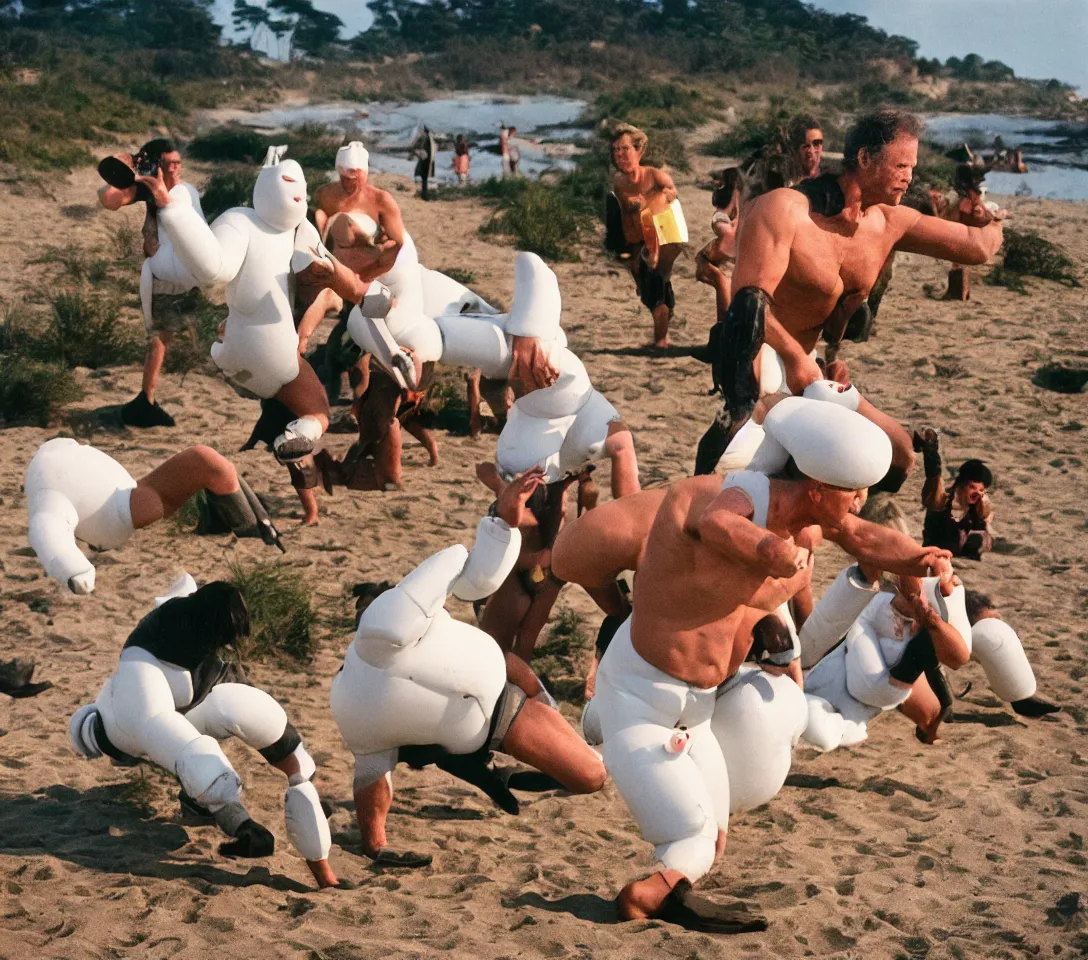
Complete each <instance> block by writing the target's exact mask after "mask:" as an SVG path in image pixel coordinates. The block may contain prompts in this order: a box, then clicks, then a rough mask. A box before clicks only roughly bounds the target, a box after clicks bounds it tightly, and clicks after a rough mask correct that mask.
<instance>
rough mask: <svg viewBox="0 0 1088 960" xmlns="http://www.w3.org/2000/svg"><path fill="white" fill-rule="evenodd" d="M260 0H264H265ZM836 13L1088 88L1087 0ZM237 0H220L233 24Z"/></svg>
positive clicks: (868, 2)
mask: <svg viewBox="0 0 1088 960" xmlns="http://www.w3.org/2000/svg"><path fill="white" fill-rule="evenodd" d="M258 2H259V0H258ZM815 5H816V6H818V7H822V8H823V9H825V10H831V11H832V12H834V13H860V14H862V15H863V16H865V17H868V18H869V21H870V22H871V23H872V24H873V25H874V26H877V27H880V28H881V29H882V30H886V31H887V32H888V33H898V34H902V35H904V36H907V37H911V38H912V39H914V40H917V41H918V44H919V53H920V54H921V56H924V57H939V58H940V59H941V60H947V59H948V58H949V57H952V56H956V57H962V56H965V55H966V54H968V53H978V54H980V55H981V56H983V57H985V58H986V59H987V60H1001V61H1003V62H1004V63H1007V64H1008V65H1009V66H1010V67H1012V68H1013V69H1014V70H1015V71H1016V73H1017V75H1019V76H1023V77H1040V78H1044V79H1047V78H1050V77H1057V78H1058V79H1059V80H1063V81H1065V82H1066V83H1072V84H1074V85H1075V86H1078V87H1080V88H1081V89H1082V90H1084V91H1088V0H817V2H816V4H815ZM314 6H315V7H317V8H318V9H320V10H328V11H329V12H330V13H335V14H336V15H337V16H338V17H339V18H340V19H341V20H343V21H344V30H343V36H344V37H353V36H355V34H357V33H359V31H361V30H365V29H366V28H367V27H368V26H369V25H370V21H371V16H370V12H369V11H368V10H367V9H366V4H365V2H364V0H314ZM232 8H233V0H216V11H217V13H218V16H219V19H220V21H221V22H222V23H224V24H226V25H227V26H228V28H229V25H230V11H231V9H232Z"/></svg>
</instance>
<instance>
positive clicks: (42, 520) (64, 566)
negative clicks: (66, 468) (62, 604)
mask: <svg viewBox="0 0 1088 960" xmlns="http://www.w3.org/2000/svg"><path fill="white" fill-rule="evenodd" d="M78 523H79V516H78V514H77V513H76V508H75V507H74V506H73V505H72V503H71V502H70V501H69V500H68V498H67V497H65V496H63V495H62V494H60V493H58V492H56V491H55V490H45V491H42V493H41V494H40V495H39V496H38V498H37V502H36V504H35V509H34V511H33V512H32V513H31V514H30V530H29V538H28V539H29V540H30V546H31V548H32V549H33V550H34V553H35V554H37V556H38V560H39V561H40V563H41V565H42V566H43V567H45V572H46V573H48V574H49V576H51V577H52V578H53V579H54V580H57V581H59V582H60V583H62V584H64V586H66V587H67V588H68V589H69V590H71V591H72V593H78V594H88V593H91V592H92V591H93V590H94V567H93V566H92V565H91V562H90V561H89V560H88V559H87V558H86V557H85V556H84V555H83V553H82V551H81V550H80V549H79V547H77V546H76V525H77V524H78Z"/></svg>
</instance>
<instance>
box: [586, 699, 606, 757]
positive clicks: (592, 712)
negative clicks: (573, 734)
mask: <svg viewBox="0 0 1088 960" xmlns="http://www.w3.org/2000/svg"><path fill="white" fill-rule="evenodd" d="M595 702H596V701H595V699H591V700H587V701H586V705H585V707H584V708H583V710H582V736H583V737H584V738H585V741H586V743H588V744H589V745H590V746H591V747H599V746H600V745H601V744H602V743H604V731H603V730H602V729H601V718H600V717H599V716H598V715H597V707H596V706H595Z"/></svg>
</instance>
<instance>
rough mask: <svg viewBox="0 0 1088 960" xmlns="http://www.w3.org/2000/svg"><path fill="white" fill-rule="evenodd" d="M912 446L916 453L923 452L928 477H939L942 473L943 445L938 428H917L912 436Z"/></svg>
mask: <svg viewBox="0 0 1088 960" xmlns="http://www.w3.org/2000/svg"><path fill="white" fill-rule="evenodd" d="M911 446H912V447H914V452H915V453H921V455H922V461H923V463H924V464H925V470H926V478H927V479H928V478H930V477H939V476H940V475H941V447H940V438H939V437H938V435H937V431H936V430H932V429H926V430H922V431H918V430H915V431H914V436H913V437H912V438H911Z"/></svg>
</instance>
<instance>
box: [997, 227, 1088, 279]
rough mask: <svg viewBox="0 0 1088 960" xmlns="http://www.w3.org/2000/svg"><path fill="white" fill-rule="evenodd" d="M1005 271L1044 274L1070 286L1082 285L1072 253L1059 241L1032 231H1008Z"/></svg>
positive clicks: (1027, 274)
mask: <svg viewBox="0 0 1088 960" xmlns="http://www.w3.org/2000/svg"><path fill="white" fill-rule="evenodd" d="M1003 247H1004V251H1005V262H1004V266H1005V270H1008V271H1012V272H1013V273H1019V274H1021V275H1023V276H1029V277H1041V278H1042V279H1043V280H1053V281H1055V282H1056V283H1064V284H1066V285H1067V286H1070V287H1079V286H1080V281H1079V280H1078V279H1077V276H1076V274H1075V273H1074V270H1075V265H1074V263H1073V261H1072V260H1071V259H1070V257H1069V254H1067V253H1066V252H1065V250H1064V249H1063V248H1062V247H1061V246H1059V245H1058V244H1056V243H1052V242H1051V241H1050V240H1045V239H1043V238H1042V237H1040V236H1039V234H1037V233H1033V232H1032V231H1030V230H1023V231H1021V230H1006V231H1005V242H1004V244H1003Z"/></svg>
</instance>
